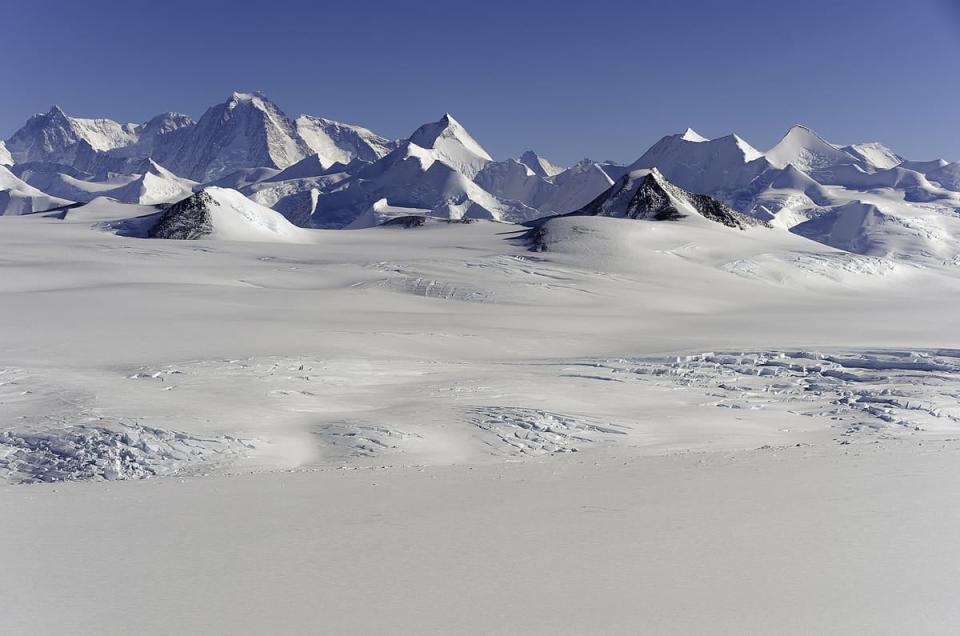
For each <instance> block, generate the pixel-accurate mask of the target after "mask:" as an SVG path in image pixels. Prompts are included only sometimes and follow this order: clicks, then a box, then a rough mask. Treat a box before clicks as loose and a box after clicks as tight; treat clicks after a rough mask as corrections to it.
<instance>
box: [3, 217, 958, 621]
mask: <svg viewBox="0 0 960 636" xmlns="http://www.w3.org/2000/svg"><path fill="white" fill-rule="evenodd" d="M222 207H223V208H224V209H227V207H229V206H228V205H227V203H224V204H223V206H222ZM153 212H154V209H153V208H150V207H146V206H130V205H121V204H117V203H114V202H110V201H107V200H103V199H95V200H94V201H93V203H90V204H87V205H84V206H81V207H78V208H74V209H71V210H68V211H66V212H65V213H55V214H30V215H25V216H5V217H0V307H2V308H3V328H2V329H0V351H2V359H0V415H2V417H0V477H2V485H0V537H2V539H3V540H2V541H0V563H2V567H0V598H3V599H4V602H3V605H4V611H3V623H4V625H5V627H4V629H3V631H9V632H11V633H82V634H106V633H109V634H114V633H115V634H120V633H131V632H138V633H143V632H149V633H196V632H201V631H203V632H208V633H209V632H211V631H215V632H219V633H269V632H276V631H284V632H291V633H296V632H300V633H303V632H321V631H322V632H326V633H344V632H351V633H364V632H366V633H370V632H401V633H457V632H464V631H470V632H486V633H530V632H536V633H587V632H592V633H597V632H607V633H637V632H651V633H664V632H672V633H703V632H718V631H726V632H730V633H733V632H740V633H742V632H753V633H773V632H776V633H797V634H800V633H837V634H849V633H874V634H876V633H891V634H893V633H909V632H916V631H923V632H927V633H937V632H939V633H947V632H950V631H952V628H954V627H955V626H956V625H957V623H958V621H960V609H958V607H957V605H956V603H955V598H954V597H955V590H954V588H955V583H956V580H957V577H958V575H960V541H958V539H957V538H956V528H957V524H958V522H960V489H958V488H957V487H956V482H957V477H958V470H960V469H958V468H957V466H958V465H960V464H958V460H960V402H958V396H960V342H958V337H957V334H956V325H957V319H956V316H957V310H958V309H960V302H958V300H957V299H958V298H960V296H958V291H960V277H958V276H957V271H956V267H955V265H954V264H952V263H950V262H949V261H948V260H945V259H940V260H936V259H932V258H931V259H927V260H925V261H918V260H916V259H913V260H911V259H904V258H891V257H882V256H872V255H868V254H858V253H854V252H852V251H841V250H838V249H835V248H833V247H829V246H827V245H824V244H823V243H817V242H814V241H812V240H809V239H807V238H803V237H801V236H798V235H796V234H794V233H790V232H787V231H785V230H783V229H780V228H767V227H750V228H747V229H746V230H735V229H731V228H729V227H725V226H724V225H721V224H720V223H714V222H712V221H708V220H706V219H704V218H702V217H700V216H697V215H695V214H694V215H690V216H687V217H685V218H683V219H681V220H680V221H677V222H654V221H645V220H634V219H625V218H607V217H587V216H574V217H565V218H556V219H552V220H550V221H548V222H547V223H546V224H544V225H543V226H541V228H540V229H541V231H540V232H539V233H538V243H537V245H536V246H537V247H539V248H540V250H541V251H535V250H532V249H531V240H530V237H529V236H528V235H526V234H525V230H526V229H527V228H523V227H519V226H515V225H510V224H505V223H498V222H494V221H477V222H474V223H469V224H464V223H447V222H442V221H437V222H427V223H425V224H423V225H422V226H419V227H414V228H404V227H390V226H383V227H373V228H369V229H362V230H357V231H336V230H320V229H306V228H293V227H292V226H291V227H290V229H289V230H287V229H284V231H285V232H288V231H289V232H291V233H290V234H289V235H285V237H284V240H282V241H279V240H257V241H253V240H250V239H251V238H258V237H259V238H262V234H257V233H256V232H254V233H253V234H250V235H245V236H242V237H239V238H242V239H245V240H224V238H223V237H222V236H221V237H220V238H218V237H217V232H221V233H225V235H226V236H227V237H229V236H231V234H230V232H232V231H234V230H237V228H239V229H240V230H243V231H248V230H250V227H252V226H253V225H256V223H257V219H253V220H252V221H251V220H250V219H247V221H249V222H244V223H240V224H239V225H237V226H236V227H233V226H231V225H230V222H229V219H230V218H236V217H223V218H222V219H214V224H215V230H216V231H215V232H214V234H213V235H211V236H208V237H206V238H204V239H202V240H197V241H173V240H157V239H146V238H138V237H137V236H135V235H136V232H135V231H131V230H130V228H131V227H134V228H135V227H136V226H137V223H139V222H140V221H130V219H137V218H141V219H142V218H143V216H144V215H147V214H152V213H153ZM943 218H944V221H943V222H944V223H953V221H952V220H951V219H948V218H947V217H943ZM251 224H253V225H251ZM258 227H259V226H258ZM260 229H262V228H260ZM267 229H268V230H270V231H271V232H273V230H271V229H270V228H267ZM257 231H259V230H257ZM124 234H126V236H124Z"/></svg>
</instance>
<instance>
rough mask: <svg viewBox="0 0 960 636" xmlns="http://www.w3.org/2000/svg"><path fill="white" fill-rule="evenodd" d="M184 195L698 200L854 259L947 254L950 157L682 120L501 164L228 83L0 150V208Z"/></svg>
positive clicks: (467, 140)
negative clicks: (585, 148)
mask: <svg viewBox="0 0 960 636" xmlns="http://www.w3.org/2000/svg"><path fill="white" fill-rule="evenodd" d="M228 190H229V191H230V192H232V194H231V193H228V192H227V191H228ZM196 192H216V196H214V197H213V198H212V200H222V199H224V197H226V198H229V199H230V201H231V202H232V206H233V207H231V206H226V207H227V208H229V209H235V208H237V205H236V203H237V201H238V199H237V197H238V196H241V195H242V197H245V198H246V200H248V201H249V202H250V203H251V204H252V205H253V206H255V207H256V209H258V210H259V211H258V212H257V214H259V215H260V216H258V217H257V218H261V217H262V209H269V210H271V212H276V213H279V215H282V217H280V218H283V217H285V221H286V222H289V223H290V224H291V226H293V227H295V226H300V227H306V228H327V229H339V228H351V229H353V228H360V227H368V226H370V225H377V224H381V223H384V222H387V221H389V220H390V219H391V218H398V217H408V216H417V215H420V216H433V217H440V218H445V219H487V220H492V221H498V222H508V223H527V222H530V221H533V220H535V219H543V218H546V217H550V216H555V215H567V214H571V213H574V214H605V213H606V212H603V211H604V210H606V211H608V212H609V210H610V209H611V205H613V203H611V202H613V201H620V200H621V199H622V200H624V201H628V202H630V205H632V206H633V207H632V208H631V209H630V210H627V209H626V208H624V209H622V210H619V211H618V212H616V213H615V214H611V215H615V216H626V217H628V218H640V219H669V218H671V217H673V216H675V214H673V213H667V212H664V209H665V208H664V207H663V206H666V207H667V208H670V209H672V210H674V212H676V213H677V214H680V215H681V216H682V212H678V211H682V210H688V211H689V210H695V211H697V213H698V214H700V215H702V216H706V217H707V218H710V215H709V214H703V212H702V210H701V209H700V208H702V207H703V205H707V207H708V208H709V209H710V210H713V211H714V212H713V214H715V215H717V214H718V215H719V216H720V217H722V218H723V219H725V221H724V223H725V224H726V225H733V226H740V225H753V223H752V221H753V220H756V221H759V224H761V225H763V224H766V225H771V226H773V227H775V228H780V229H787V230H790V231H792V232H794V233H796V234H800V235H802V236H806V237H808V238H811V239H814V240H817V241H820V242H824V243H827V244H829V245H832V246H834V247H837V248H840V249H845V250H849V251H856V252H861V253H870V254H879V255H883V254H886V253H894V252H895V253H904V252H905V250H904V249H903V248H902V246H903V245H909V246H911V249H912V250H914V252H912V254H913V255H914V256H917V257H921V258H932V259H946V260H950V259H960V251H954V247H956V246H958V245H960V236H955V235H954V228H953V225H954V223H953V220H954V219H956V218H957V214H958V211H960V162H952V163H951V162H948V161H945V160H943V159H936V160H920V161H915V160H908V159H905V158H904V157H902V156H901V155H899V154H898V153H897V152H895V151H894V150H892V149H890V148H887V147H886V146H884V145H883V144H880V143H876V142H871V143H856V144H846V145H841V144H835V143H831V142H828V141H826V140H825V139H823V138H822V137H820V136H819V135H818V134H817V133H816V132H814V131H813V130H810V129H809V128H806V127H804V126H799V125H797V126H794V127H793V128H791V129H790V130H789V131H787V133H786V134H785V135H784V137H783V138H782V139H781V140H780V142H779V143H777V144H776V145H775V146H774V147H773V148H770V149H769V150H766V151H760V150H758V149H756V148H755V147H754V146H752V145H751V144H750V143H748V142H747V141H746V140H744V139H743V138H742V137H740V136H738V135H735V134H731V135H726V136H723V137H719V138H716V139H707V138H706V137H704V136H702V135H700V134H698V133H697V132H695V131H694V130H692V129H687V130H686V131H684V132H682V133H678V134H674V135H668V136H666V137H664V138H663V139H661V140H660V141H658V142H657V143H656V144H654V145H653V146H652V147H650V148H649V149H647V150H646V151H643V152H641V153H639V158H638V159H637V160H636V161H634V162H633V163H631V164H628V165H619V164H615V163H611V162H598V161H593V160H590V159H584V160H583V161H581V162H578V163H577V164H575V165H573V166H570V167H560V166H557V165H555V164H554V163H553V162H551V161H549V160H548V159H546V158H544V157H541V156H539V155H538V154H537V153H535V152H533V151H527V152H525V153H523V154H522V155H521V156H520V157H519V158H515V159H513V158H507V159H503V160H496V159H495V158H493V157H492V156H491V155H490V154H489V153H488V152H487V151H486V150H485V149H484V148H483V146H482V145H481V144H480V142H478V141H477V140H476V139H475V138H474V137H473V136H472V135H471V134H470V133H469V132H468V131H467V129H466V128H465V127H464V126H463V125H462V124H461V123H460V122H459V121H457V120H456V119H455V118H454V117H453V116H452V115H451V114H449V113H446V114H444V115H443V116H442V117H440V118H439V119H438V120H437V121H435V122H428V123H426V124H423V125H421V126H419V127H417V128H416V129H415V130H414V131H413V132H412V133H411V134H410V136H409V137H407V138H405V139H398V140H394V139H388V138H386V137H383V136H380V135H378V134H376V133H374V132H373V131H371V130H369V129H367V128H363V127H361V126H356V125H351V124H345V123H341V122H337V121H333V120H331V119H327V118H324V117H318V116H313V115H300V116H298V117H296V118H291V117H289V116H288V115H287V114H286V113H284V111H283V110H281V108H280V107H279V106H277V105H276V104H275V103H273V102H272V101H270V100H269V99H267V98H266V97H265V96H264V95H262V94H260V93H233V94H231V95H230V96H229V97H228V98H227V100H226V101H224V102H223V103H221V104H217V105H214V106H211V107H210V108H208V109H207V110H206V112H205V113H204V114H203V115H202V116H201V117H200V119H199V120H197V121H194V120H193V119H192V118H191V117H189V116H187V115H183V114H179V113H175V112H167V113H162V114H159V115H157V116H156V117H154V118H152V119H150V120H148V121H146V122H143V123H127V124H122V123H118V122H115V121H112V120H109V119H82V118H76V117H71V116H69V115H67V114H66V113H65V112H64V111H63V110H62V109H61V108H59V107H57V106H54V107H52V108H51V109H50V110H49V111H47V112H46V113H41V114H37V115H34V116H33V117H31V118H30V119H29V120H28V121H27V122H26V123H25V124H24V125H23V127H22V128H20V129H19V130H18V131H16V132H15V133H14V134H13V135H12V136H11V137H10V138H9V139H7V140H6V141H4V142H0V214H29V213H35V212H39V211H44V210H50V209H53V208H59V207H63V206H67V205H72V204H77V203H80V204H82V203H86V202H89V201H92V200H94V199H98V198H102V197H107V198H109V199H112V200H115V201H117V202H119V203H136V204H148V205H156V206H160V207H164V208H169V207H170V206H171V205H172V204H175V203H177V202H180V201H183V200H185V199H188V198H189V197H191V196H194V193H196ZM225 193H226V194H225ZM624 197H626V199H624ZM691 206H692V207H691ZM239 207H241V208H242V207H243V206H242V205H241V206H239ZM251 218H252V217H251ZM731 219H732V220H733V221H734V222H732V223H731V222H728V221H731ZM745 219H749V220H751V221H750V222H746V223H745V221H744V220H745ZM713 220H718V219H717V218H714V219H713ZM886 233H892V234H893V235H896V236H899V237H901V239H902V240H897V241H893V242H892V243H891V241H887V240H884V236H886ZM227 234H230V233H229V232H228V233H227ZM240 234H242V233H240ZM287 234H290V233H289V232H288V233H287Z"/></svg>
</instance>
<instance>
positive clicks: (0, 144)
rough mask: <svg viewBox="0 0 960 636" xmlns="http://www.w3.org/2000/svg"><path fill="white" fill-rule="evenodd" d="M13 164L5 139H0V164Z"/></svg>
mask: <svg viewBox="0 0 960 636" xmlns="http://www.w3.org/2000/svg"><path fill="white" fill-rule="evenodd" d="M12 165H13V155H11V154H10V151H9V150H7V144H6V142H5V141H3V140H0V166H12Z"/></svg>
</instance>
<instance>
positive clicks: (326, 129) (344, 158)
mask: <svg viewBox="0 0 960 636" xmlns="http://www.w3.org/2000/svg"><path fill="white" fill-rule="evenodd" d="M296 128H297V132H298V133H299V135H300V136H301V137H302V138H303V141H304V142H305V143H306V145H307V147H308V148H310V150H311V151H313V153H315V154H316V155H317V156H318V157H319V159H320V162H321V164H322V165H323V167H324V168H329V167H330V166H331V165H333V164H334V163H342V164H344V165H346V164H348V163H350V162H351V161H353V160H355V159H359V160H361V161H376V160H377V159H379V158H380V157H383V156H384V155H386V154H388V153H390V151H392V150H393V149H394V148H396V145H397V144H396V142H394V141H391V140H389V139H385V138H383V137H381V136H380V135H378V134H376V133H374V132H373V131H370V130H368V129H366V128H363V127H361V126H351V125H350V124H343V123H340V122H336V121H333V120H331V119H324V118H323V117H313V116H310V115H301V116H300V117H298V118H297V120H296Z"/></svg>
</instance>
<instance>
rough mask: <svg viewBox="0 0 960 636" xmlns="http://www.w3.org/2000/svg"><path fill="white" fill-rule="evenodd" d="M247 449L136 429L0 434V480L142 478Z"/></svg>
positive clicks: (224, 439) (232, 441)
mask: <svg viewBox="0 0 960 636" xmlns="http://www.w3.org/2000/svg"><path fill="white" fill-rule="evenodd" d="M253 448H254V447H253V445H252V444H251V443H250V442H246V441H243V440H240V439H237V438H233V437H228V436H217V437H206V438H201V437H194V436H192V435H187V434H186V433H178V432H174V431H165V430H161V429H157V428H150V427H147V426H140V425H138V424H135V425H126V424H117V425H114V426H103V425H92V424H81V425H77V426H70V427H67V428H58V429H48V430H40V431H9V430H8V431H0V479H2V480H5V481H8V482H11V483H20V484H23V483H33V482H55V481H83V480H96V481H100V480H119V479H145V478H148V477H157V476H163V475H174V474H178V473H183V472H187V471H192V472H195V471H196V470H197V469H200V468H203V467H209V466H210V465H211V464H219V465H222V464H223V463H224V462H229V461H230V460H236V459H240V458H242V457H244V456H245V455H246V454H247V453H248V452H249V451H251V450H252V449H253Z"/></svg>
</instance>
